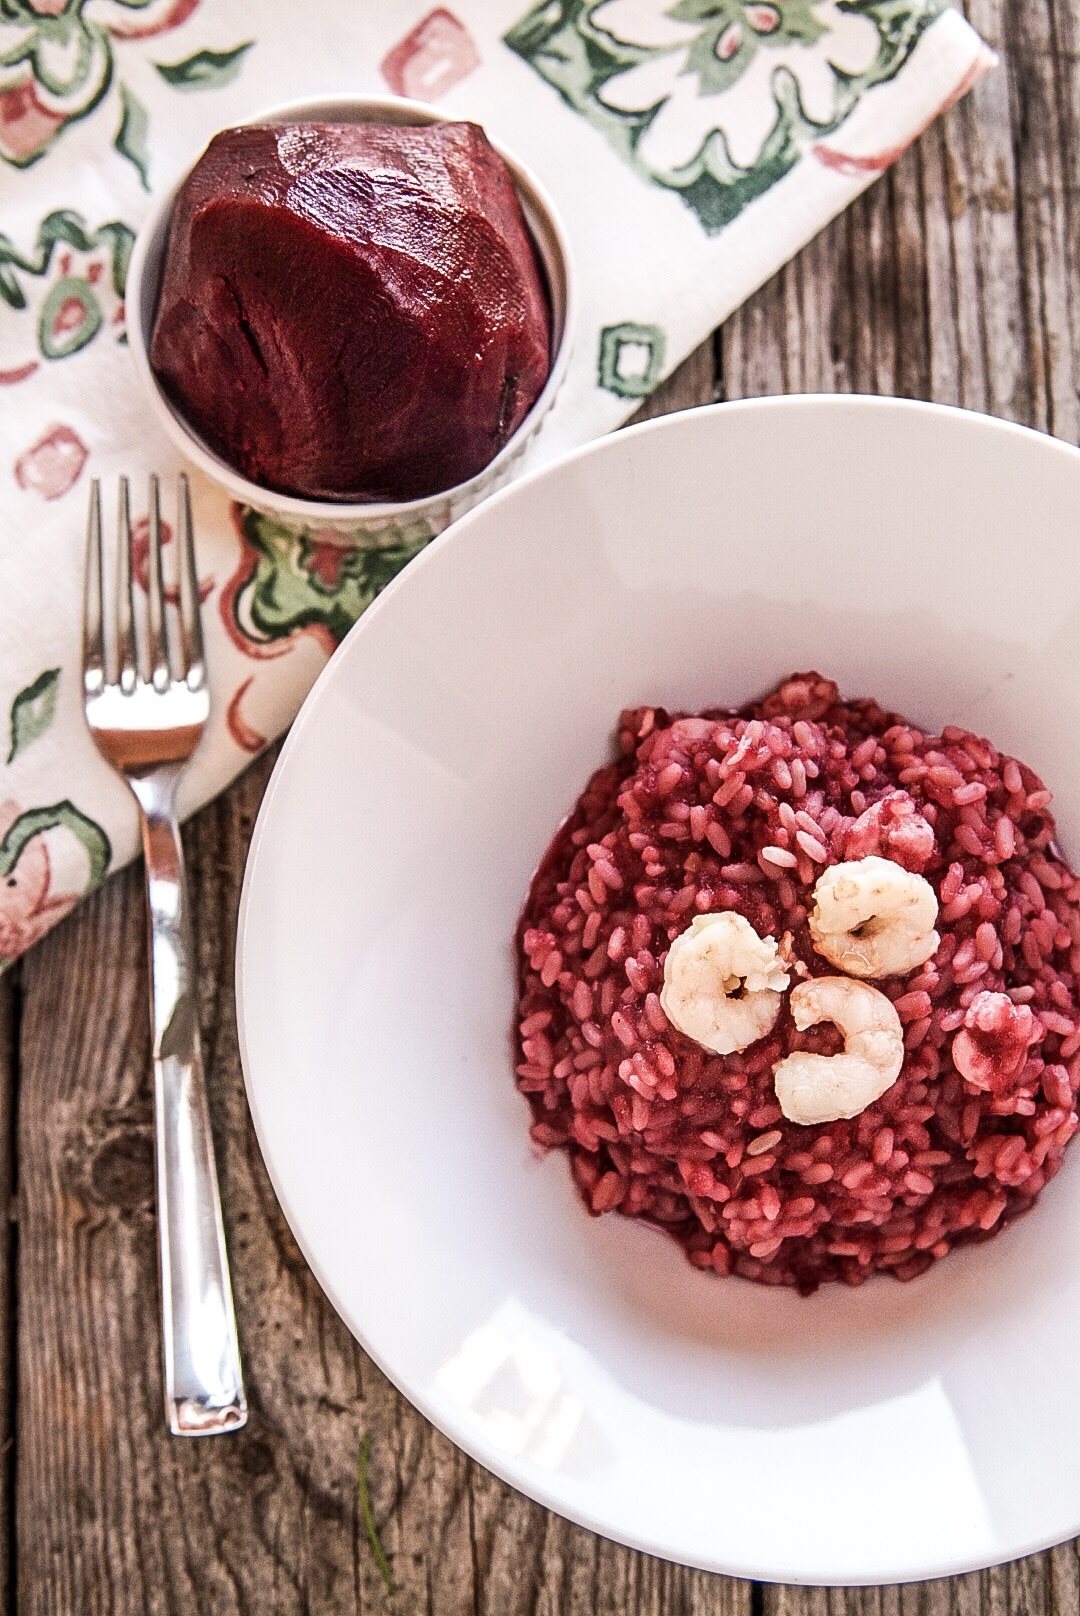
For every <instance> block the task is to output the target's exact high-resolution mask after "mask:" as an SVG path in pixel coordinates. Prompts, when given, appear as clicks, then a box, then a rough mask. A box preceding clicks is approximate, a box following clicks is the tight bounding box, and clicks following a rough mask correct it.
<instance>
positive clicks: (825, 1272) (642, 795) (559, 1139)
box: [517, 673, 1080, 1292]
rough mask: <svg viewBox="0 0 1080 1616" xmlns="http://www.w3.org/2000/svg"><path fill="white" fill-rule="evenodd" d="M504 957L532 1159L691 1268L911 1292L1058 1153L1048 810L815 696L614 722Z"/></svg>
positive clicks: (1060, 1015)
mask: <svg viewBox="0 0 1080 1616" xmlns="http://www.w3.org/2000/svg"><path fill="white" fill-rule="evenodd" d="M518 936H519V956H520V972H521V976H520V1004H519V1015H518V1041H519V1046H520V1062H519V1064H518V1066H517V1080H518V1084H519V1086H520V1088H521V1089H522V1091H523V1092H524V1093H525V1094H526V1095H527V1097H528V1100H529V1103H530V1106H531V1108H532V1113H533V1124H532V1136H533V1139H534V1140H535V1141H536V1142H537V1144H539V1145H540V1146H542V1147H544V1148H559V1149H562V1150H565V1151H566V1152H567V1154H568V1155H569V1158H570V1167H571V1171H572V1172H573V1175H574V1179H575V1182H576V1183H577V1186H578V1188H579V1190H580V1191H581V1194H582V1196H583V1198H584V1200H585V1202H586V1205H587V1207H588V1208H589V1210H590V1211H592V1212H593V1213H597V1214H598V1213H601V1212H622V1213H623V1214H624V1215H625V1216H627V1217H633V1218H642V1219H645V1220H646V1221H647V1222H649V1223H652V1224H654V1225H657V1226H658V1227H660V1228H662V1229H664V1230H666V1231H667V1232H668V1233H669V1234H670V1235H672V1236H673V1237H674V1238H675V1239H676V1240H677V1241H678V1242H679V1243H680V1245H681V1246H682V1247H683V1248H684V1250H685V1251H686V1253H687V1256H688V1257H689V1259H690V1261H691V1262H692V1263H693V1264H694V1265H695V1267H697V1268H702V1269H706V1270H710V1271H712V1272H714V1273H717V1274H741V1275H742V1276H743V1277H745V1278H747V1279H754V1280H759V1281H761V1282H763V1283H765V1284H770V1285H793V1286H796V1287H797V1288H798V1289H799V1290H800V1291H803V1292H809V1291H812V1290H814V1289H815V1288H816V1287H817V1286H818V1285H819V1284H820V1283H821V1282H822V1281H823V1280H830V1279H832V1280H836V1279H838V1280H844V1281H845V1282H846V1283H848V1284H851V1285H856V1284H859V1283H861V1282H862V1281H863V1280H864V1279H866V1277H867V1276H868V1275H869V1274H871V1273H874V1272H877V1271H884V1272H887V1273H891V1274H894V1275H896V1277H897V1278H898V1279H912V1278H914V1277H915V1276H916V1275H917V1274H920V1273H922V1272H923V1271H924V1270H925V1269H926V1268H927V1267H929V1265H930V1264H931V1263H932V1262H933V1261H934V1260H935V1259H936V1258H939V1257H943V1256H945V1254H946V1253H947V1252H948V1251H951V1250H952V1249H953V1247H954V1246H958V1245H962V1244H966V1243H969V1242H971V1241H975V1240H985V1239H987V1238H988V1237H989V1236H990V1235H993V1234H996V1233H997V1232H998V1230H1000V1229H1001V1228H1003V1227H1004V1225H1005V1224H1006V1223H1007V1222H1009V1221H1010V1219H1012V1218H1014V1217H1017V1216H1018V1215H1019V1214H1020V1213H1021V1212H1025V1211H1027V1210H1028V1208H1029V1207H1031V1205H1032V1204H1033V1203H1034V1201H1035V1199H1036V1197H1037V1196H1038V1194H1039V1192H1040V1191H1041V1190H1042V1188H1043V1186H1044V1185H1045V1184H1046V1183H1047V1181H1048V1180H1049V1179H1050V1178H1052V1177H1053V1175H1054V1174H1055V1173H1056V1172H1057V1170H1058V1168H1059V1167H1060V1166H1061V1162H1062V1157H1063V1154H1064V1151H1065V1147H1066V1145H1067V1144H1068V1142H1069V1140H1070V1139H1071V1138H1072V1136H1073V1134H1074V1132H1075V1131H1076V1127H1077V1115H1076V1095H1077V1084H1078V1080H1080V1008H1078V994H1077V973H1078V972H1080V881H1078V879H1077V877H1076V876H1074V875H1073V873H1072V871H1071V870H1070V869H1069V868H1068V866H1067V865H1066V864H1065V863H1064V862H1063V860H1062V858H1061V856H1060V854H1059V853H1058V852H1057V850H1056V847H1055V843H1054V821H1053V818H1052V817H1051V814H1050V792H1049V791H1047V790H1045V789H1044V787H1043V785H1042V782H1041V781H1040V780H1039V779H1038V778H1037V777H1036V775H1035V774H1033V773H1032V771H1031V770H1030V769H1029V768H1027V767H1026V766H1025V765H1024V764H1022V763H1019V762H1017V761H1016V759H1015V758H1011V757H1006V756H1003V755H1002V754H1001V753H999V752H998V751H996V750H995V748H994V747H993V746H992V745H991V744H990V742H989V741H986V740H982V739H980V738H978V737H977V736H975V735H972V734H969V733H968V732H967V731H966V730H963V729H959V728H956V727H954V726H949V727H947V728H946V729H945V730H943V732H942V733H941V734H940V735H928V734H926V733H925V732H924V731H923V730H920V729H918V728H917V727H916V726H915V725H913V724H910V723H908V722H907V721H906V720H905V719H903V718H900V717H899V716H898V715H897V714H895V713H889V712H884V711H883V710H882V709H881V708H880V707H879V706H878V705H877V703H876V702H874V701H869V700H867V701H841V700H840V697H839V692H838V690H837V687H836V685H835V684H833V683H832V682H831V681H829V680H827V679H823V678H822V677H820V676H819V675H818V674H815V673H809V674H798V675H793V676H792V677H791V678H790V679H788V680H786V681H785V682H784V683H783V684H782V685H780V686H779V688H778V689H777V690H775V691H774V692H772V694H770V695H769V696H767V697H766V698H765V699H764V700H763V701H759V702H755V703H753V704H751V705H750V706H748V707H746V708H743V709H742V710H741V711H739V712H733V711H727V710H720V709H711V710H709V711H707V712H704V713H701V714H695V715H693V716H687V715H675V714H670V713H667V712H664V711H663V709H661V708H653V707H642V708H636V709H633V710H631V711H628V712H624V713H623V715H622V718H621V720H620V725H619V757H618V761H617V762H615V763H614V764H612V765H610V766H609V767H607V768H603V769H600V770H599V771H598V772H597V773H596V774H595V775H594V776H593V777H592V779H591V780H590V781H589V783H588V785H587V786H586V788H585V791H584V793H583V794H582V796H581V798H580V800H579V802H578V803H577V806H576V807H575V809H574V811H573V813H572V814H571V816H570V818H569V819H568V820H567V821H566V823H565V824H564V825H563V826H562V828H561V829H560V830H559V832H558V834H557V835H556V837H555V840H554V841H553V843H552V844H551V847H550V848H549V850H548V852H547V854H546V855H545V857H544V860H543V862H542V864H541V866H540V868H539V870H538V872H537V874H536V876H535V878H534V880H533V883H532V887H531V890H530V892H529V896H528V901H527V903H526V907H525V912H524V915H523V917H522V921H521V927H520V931H519V934H518Z"/></svg>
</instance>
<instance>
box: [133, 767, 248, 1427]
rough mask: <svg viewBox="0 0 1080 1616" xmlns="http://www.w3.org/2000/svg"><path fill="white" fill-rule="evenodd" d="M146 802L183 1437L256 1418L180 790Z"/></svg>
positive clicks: (145, 787) (165, 1313)
mask: <svg viewBox="0 0 1080 1616" xmlns="http://www.w3.org/2000/svg"><path fill="white" fill-rule="evenodd" d="M132 788H133V790H134V791H135V795H136V796H137V797H138V799H139V805H140V807H141V809H142V831H143V850H144V852H145V854H146V903H147V912H148V918H149V943H150V1016H151V1025H152V1031H153V1048H154V1124H155V1158H156V1168H157V1206H158V1252H159V1257H160V1271H161V1312H162V1339H163V1346H164V1361H165V1417H166V1420H167V1421H168V1425H169V1429H170V1431H172V1433H173V1435H174V1436H211V1435H214V1434H216V1433H218V1432H222V1431H234V1430H237V1429H238V1428H239V1427H240V1426H242V1425H243V1424H244V1423H245V1421H246V1420H247V1400H246V1398H245V1396H244V1380H243V1374H242V1371H241V1367H240V1346H239V1342H238V1340H237V1335H236V1314H235V1311H234V1308H233V1297H232V1285H231V1282H230V1279H229V1261H228V1256H227V1254H226V1250H225V1232H224V1228H223V1226H222V1219H221V1198H220V1195H219V1193H218V1179H217V1167H216V1165H215V1162H214V1142H213V1137H212V1135H211V1132H210V1116H209V1112H208V1109H207V1104H206V1085H205V1081H204V1077H203V1064H202V1051H201V1048H200V1043H199V1022H198V1014H197V1008H196V1004H195V995H194V990H193V983H192V958H193V950H192V938H191V923H190V920H189V918H188V904H187V885H186V881H185V878H184V856H183V850H182V848H181V844H180V835H179V831H178V830H177V825H176V819H175V816H174V813H173V807H172V801H171V795H166V796H164V799H163V794H162V792H161V790H160V787H156V786H155V783H154V782H152V781H150V780H144V781H138V780H135V781H132Z"/></svg>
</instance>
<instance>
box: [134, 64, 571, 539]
mask: <svg viewBox="0 0 1080 1616" xmlns="http://www.w3.org/2000/svg"><path fill="white" fill-rule="evenodd" d="M361 111H363V112H365V113H370V114H372V116H365V117H363V118H360V117H357V116H355V114H357V113H359V112H361ZM350 112H351V113H352V114H353V115H354V116H353V117H350V116H348V114H349V113H350ZM331 115H333V116H336V117H337V118H338V120H339V121H342V122H358V123H371V122H375V121H376V120H378V119H383V120H385V121H387V122H391V123H394V122H396V123H402V124H420V123H464V122H470V121H475V120H470V119H469V118H468V116H467V115H463V114H457V115H454V116H448V115H447V114H446V113H444V112H440V111H439V110H438V109H437V108H434V107H431V106H429V105H427V103H425V102H423V101H412V100H409V99H408V98H406V97H405V96H379V95H352V96H350V95H340V96H335V95H326V96H305V97H303V98H301V99H299V100H296V101H282V102H278V103H275V104H274V105H273V106H270V107H265V108H263V109H261V110H260V111H258V112H256V113H253V114H251V116H250V117H247V118H241V119H238V120H237V122H236V123H235V124H228V125H223V126H222V127H223V128H240V127H242V126H243V125H245V124H268V123H285V122H288V121H289V120H292V119H307V120H310V121H317V120H318V119H319V118H320V117H321V118H322V119H323V120H324V121H325V120H326V119H327V118H328V117H329V116H331ZM485 132H486V131H485ZM488 139H489V140H490V141H491V145H492V146H493V147H494V149H495V150H496V151H497V152H498V154H499V156H500V157H501V158H502V159H503V161H504V162H505V163H506V165H507V167H508V168H509V169H510V172H511V173H512V175H513V176H514V183H515V185H516V187H517V190H518V192H519V195H520V196H521V197H522V199H523V201H524V202H525V203H526V204H528V205H529V206H530V207H531V208H532V209H533V211H534V213H535V214H536V216H537V217H538V218H540V219H542V221H543V225H544V229H545V231H546V232H547V233H548V234H549V236H550V246H551V247H552V248H553V250H554V254H553V255H554V257H555V258H557V259H558V261H559V268H560V271H561V283H562V284H561V288H560V289H559V290H561V294H562V295H561V316H562V318H561V329H560V330H559V332H558V341H557V345H556V347H555V351H554V354H553V356H552V360H551V367H550V369H549V371H548V375H547V380H546V381H545V383H544V386H543V387H542V388H541V390H540V393H539V395H538V396H537V398H536V401H535V403H534V404H533V406H532V408H531V409H530V410H529V412H528V414H527V415H526V416H525V417H524V419H523V420H522V422H521V423H520V425H519V426H518V427H517V428H516V430H515V431H514V432H513V433H512V435H511V436H510V437H509V438H508V439H507V441H506V443H504V444H503V446H502V448H501V449H500V450H499V452H498V454H497V455H495V456H494V458H493V459H491V460H489V461H488V463H487V465H486V466H483V467H481V469H480V470H479V471H478V472H476V473H475V474H474V475H473V476H472V477H468V478H466V479H465V481H464V482H460V483H455V484H453V485H452V486H451V487H449V488H442V489H437V490H436V491H435V492H434V493H432V494H424V495H422V496H421V497H419V498H417V499H410V500H401V501H393V500H382V501H378V502H350V501H341V500H315V499H302V498H301V497H300V496H299V495H296V494H284V493H278V492H277V491H276V490H275V489H272V488H264V487H263V486H262V485H261V484H260V483H255V482H252V481H251V480H250V479H249V478H247V477H244V476H243V475H242V474H241V473H240V472H238V471H236V470H235V469H234V468H233V467H232V466H230V465H229V464H228V462H227V461H226V460H223V459H222V458H221V457H220V456H219V455H217V454H215V453H214V451H213V450H212V449H211V448H209V446H208V445H207V444H205V443H204V442H203V440H202V439H201V438H200V437H199V436H198V434H197V433H196V432H195V431H194V430H193V429H192V428H191V427H190V426H188V424H187V422H186V421H185V420H184V418H183V416H182V415H181V414H180V413H179V412H178V411H177V410H176V409H175V408H174V406H173V404H172V403H171V402H170V400H169V398H168V397H167V395H166V393H165V391H164V389H163V388H162V386H161V384H160V382H159V381H158V378H157V376H156V375H155V374H154V371H153V368H152V366H151V364H150V342H149V337H150V333H149V330H148V328H147V327H146V325H144V320H143V302H144V298H143V292H144V286H143V282H144V280H145V277H146V272H147V264H148V261H149V259H150V257H151V255H152V254H153V253H154V252H155V251H156V249H157V247H158V242H159V238H160V237H161V235H162V233H163V232H165V231H167V229H168V224H169V219H170V217H171V215H172V210H173V207H174V205H175V202H176V197H177V194H178V192H179V190H180V188H181V186H182V185H183V184H184V182H185V180H186V179H187V177H188V175H189V174H190V173H191V170H192V168H193V167H194V166H195V163H196V162H198V160H199V158H198V157H196V158H195V159H194V161H193V162H192V163H189V164H188V165H187V166H186V167H185V168H184V169H183V170H181V172H180V173H179V174H178V175H177V176H176V178H175V179H174V180H173V181H172V182H171V183H170V184H169V185H168V186H166V187H165V189H164V190H163V191H162V192H161V194H160V195H159V196H158V197H157V198H156V200H155V201H154V202H153V204H152V205H151V208H150V210H149V212H148V213H147V214H146V216H145V218H144V219H143V222H142V224H141V226H140V227H139V231H138V233H137V235H136V238H135V245H134V247H133V248H132V253H131V259H130V262H129V264H128V272H127V287H126V304H127V308H128V309H129V310H130V311H131V312H132V318H131V319H130V320H129V324H128V345H129V348H130V351H131V355H132V358H133V360H134V363H135V370H136V374H137V375H138V378H139V381H140V383H141V385H142V388H143V391H144V393H145V395H146V397H147V399H148V401H149V403H150V404H151V407H152V408H153V410H154V414H155V417H156V419H157V421H158V423H159V425H160V426H161V427H162V429H163V430H164V431H165V432H166V433H167V434H168V436H169V437H170V438H171V439H172V442H173V443H174V445H175V446H176V448H177V449H179V451H180V452H181V453H182V454H183V455H184V456H185V457H186V458H187V459H188V460H189V461H191V462H192V464H194V465H196V466H198V468H199V470H200V471H202V472H204V473H205V474H206V476H207V477H210V478H212V479H213V480H214V481H215V482H217V483H219V484H220V485H221V486H222V487H223V488H225V489H226V490H227V492H228V493H229V494H230V495H231V496H232V498H233V499H236V500H239V501H240V503H241V504H243V505H253V506H255V507H256V509H262V510H274V511H277V512H280V513H281V514H282V515H283V516H287V517H290V518H292V519H294V520H297V521H303V522H306V523H309V524H310V525H312V526H315V525H320V524H325V525H327V526H338V527H340V526H343V525H344V524H346V523H350V522H351V523H357V524H365V525H367V524H370V525H373V526H374V525H376V524H379V523H384V522H391V521H393V522H407V521H409V520H410V519H413V520H415V519H422V518H424V517H425V516H427V515H429V514H430V513H431V511H432V510H433V509H434V508H436V507H437V506H441V505H458V506H462V505H464V504H465V503H467V502H468V501H470V500H471V499H475V498H477V497H478V496H479V495H480V493H482V491H483V489H484V488H485V487H486V486H488V484H489V483H491V482H492V480H493V479H497V478H498V476H499V473H500V472H501V471H502V470H503V469H504V467H505V466H506V465H507V464H508V463H509V462H511V461H512V460H513V459H514V457H515V455H517V454H518V453H519V452H520V451H521V449H522V448H523V447H524V445H525V444H526V443H527V442H528V441H529V439H530V438H532V437H533V436H534V434H535V433H536V432H537V431H538V430H539V428H540V425H541V424H542V422H543V419H544V417H545V416H546V415H547V413H548V410H549V409H550V408H551V405H552V404H553V402H554V400H555V397H556V394H557V393H558V392H559V389H560V388H561V386H562V384H563V381H564V380H565V378H566V371H567V368H568V366H569V363H570V354H571V350H572V347H573V332H574V323H575V320H576V317H577V273H576V269H575V265H574V257H573V252H572V249H571V246H570V239H569V236H568V234H567V230H566V226H565V224H564V223H563V220H562V216H561V214H560V213H559V210H558V208H557V207H556V205H555V202H554V200H553V199H552V197H551V194H550V192H549V191H548V190H547V188H546V186H545V185H544V184H543V183H542V182H541V181H540V180H539V179H538V178H537V176H536V174H535V173H534V172H533V171H532V169H531V168H529V167H528V165H527V164H526V163H524V162H522V160H521V158H520V157H518V156H517V155H516V154H515V153H514V152H512V151H510V150H509V149H508V148H507V147H506V146H504V145H503V144H502V143H501V142H499V141H497V140H494V139H492V137H491V136H490V135H489V136H488ZM200 155H201V153H200ZM527 222H528V221H527ZM529 228H530V234H531V235H532V236H533V240H534V244H535V246H536V248H537V251H538V253H539V255H540V258H541V262H542V264H544V268H545V273H546V272H547V265H546V263H544V255H545V254H544V243H543V242H541V241H539V240H538V239H537V233H536V231H535V229H533V227H532V226H531V225H530V227H529ZM548 278H549V280H550V276H549V277H548ZM550 290H551V288H550V287H549V291H550ZM552 302H553V304H554V302H555V294H554V293H552Z"/></svg>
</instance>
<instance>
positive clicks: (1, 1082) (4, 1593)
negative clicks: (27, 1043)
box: [0, 977, 19, 1611]
mask: <svg viewBox="0 0 1080 1616" xmlns="http://www.w3.org/2000/svg"><path fill="white" fill-rule="evenodd" d="M18 1020H19V991H18V983H17V981H16V980H13V979H12V978H9V977H4V978H0V1609H3V1610H5V1611H6V1610H9V1609H11V1608H12V1607H13V1605H14V1596H13V1590H12V1587H11V1570H12V1562H11V1555H10V1543H11V1522H12V1520H13V1518H14V1509H15V1495H14V1486H13V1483H14V1479H15V1417H14V1416H15V1397H16V1392H17V1386H16V1382H15V1378H14V1370H15V1339H16V1333H17V1330H18V1308H17V1305H16V1296H15V1269H14V1255H15V1246H16V1238H17V1235H16V1223H15V1215H14V1214H15V1180H16V1167H15V1127H14V1120H15V1108H16V1104H17V1094H16V1069H17V1063H16V1054H15V1047H16V1043H17V1041H18Z"/></svg>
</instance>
